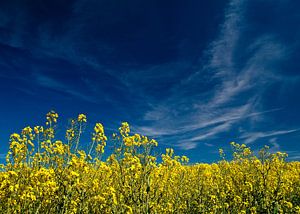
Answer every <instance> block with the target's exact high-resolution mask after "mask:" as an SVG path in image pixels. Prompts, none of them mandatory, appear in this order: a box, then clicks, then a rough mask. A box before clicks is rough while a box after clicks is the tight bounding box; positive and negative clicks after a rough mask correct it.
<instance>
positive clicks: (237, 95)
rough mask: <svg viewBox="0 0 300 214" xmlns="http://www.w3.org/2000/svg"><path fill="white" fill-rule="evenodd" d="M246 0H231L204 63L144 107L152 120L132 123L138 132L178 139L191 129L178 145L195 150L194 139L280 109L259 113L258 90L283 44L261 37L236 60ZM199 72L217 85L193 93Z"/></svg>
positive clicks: (202, 139)
mask: <svg viewBox="0 0 300 214" xmlns="http://www.w3.org/2000/svg"><path fill="white" fill-rule="evenodd" d="M245 2H246V1H238V0H233V1H231V2H230V4H229V6H228V9H227V10H226V12H225V20H224V23H223V25H222V26H221V29H220V35H219V36H218V37H217V39H216V40H215V41H213V42H212V43H211V45H210V46H209V48H208V50H207V51H206V52H205V53H206V54H207V55H208V56H209V57H208V58H209V61H208V62H207V63H206V65H204V67H202V68H199V71H198V72H195V73H193V74H192V75H191V76H188V77H186V78H185V79H184V80H182V81H181V82H180V83H179V84H178V85H177V86H175V87H174V88H173V94H172V95H170V96H169V97H168V98H167V99H166V100H164V101H163V102H160V103H158V104H157V105H154V107H152V109H150V110H149V111H147V112H146V113H145V115H144V119H146V120H150V121H152V123H151V125H149V126H137V127H136V129H137V130H138V131H141V132H144V133H145V134H148V135H152V136H162V135H164V136H169V135H180V137H181V138H182V135H183V134H184V133H187V132H194V133H193V137H190V135H187V136H188V138H189V139H186V140H183V141H180V143H179V145H180V147H181V148H194V147H195V146H196V145H197V144H198V143H199V142H205V141H206V140H208V139H211V138H213V137H214V136H217V135H219V134H221V133H224V132H227V131H230V130H231V128H232V127H234V125H236V124H238V123H240V122H241V121H243V120H247V119H249V120H253V118H256V119H257V118H261V117H262V116H263V115H265V114H268V113H271V112H274V111H279V110H281V109H270V110H266V111H261V110H259V109H261V108H260V104H259V103H258V100H259V99H260V96H261V94H262V93H263V91H262V89H263V88H264V87H266V86H268V84H270V83H272V82H274V81H275V78H272V77H274V76H275V75H274V74H273V71H272V64H273V63H274V62H275V61H276V60H280V59H281V58H282V57H283V56H284V53H285V47H284V46H283V45H281V44H280V43H278V42H277V41H276V40H275V39H274V38H273V37H272V36H271V35H269V36H268V35H267V36H265V35H264V36H262V37H259V38H257V39H255V40H253V42H252V43H251V44H249V45H248V47H247V50H243V51H244V52H245V51H246V52H247V51H248V52H249V53H251V54H249V53H248V55H249V57H248V58H247V59H246V60H245V62H244V63H243V64H242V65H241V64H239V65H238V64H237V59H236V57H237V56H236V51H237V47H238V46H239V45H240V43H239V42H240V40H241V29H242V28H243V27H245V26H246V23H245V21H244V19H243V13H244V10H245V5H246V4H245ZM203 75H205V77H206V79H207V80H208V81H212V82H213V81H215V82H216V83H215V84H213V86H210V90H206V91H204V92H201V91H199V92H198V91H197V89H199V87H197V86H198V85H199V84H201V82H199V81H198V80H199V79H200V78H198V76H203ZM263 85H264V87H262V86H263ZM202 87H203V86H202ZM187 91H188V92H189V93H187ZM191 91H192V93H191ZM186 93H187V94H188V95H187V96H185V95H186ZM252 139H254V138H252ZM184 144H187V145H186V146H184ZM188 144H191V145H192V146H191V147H189V146H188Z"/></svg>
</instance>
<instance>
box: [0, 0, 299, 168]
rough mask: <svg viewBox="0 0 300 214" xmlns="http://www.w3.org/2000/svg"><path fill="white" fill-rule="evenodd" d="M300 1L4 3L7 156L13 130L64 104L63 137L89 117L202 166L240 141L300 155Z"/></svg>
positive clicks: (2, 135)
mask: <svg viewBox="0 0 300 214" xmlns="http://www.w3.org/2000/svg"><path fill="white" fill-rule="evenodd" d="M299 8H300V2H299V1H298V0H294V1H292V0H291V1H289V0H283V1H281V0H278V1H273V0H263V1H262V0H248V1H247V0H232V1H225V0H224V1H218V0H214V1H199V0H185V1H181V0H172V1H169V0H164V1H162V0H150V1H138V0H133V1H121V0H106V1H103V0H89V1H87V0H74V1H71V0H64V1H63V0H51V1H50V0H49V1H45V0H43V1H42V0H35V1H33V0H26V1H24V0H20V1H16V0H9V1H4V0H2V1H0V100H1V106H0V113H1V118H0V130H1V131H0V141H1V143H0V153H2V155H0V157H1V158H3V156H4V155H3V154H4V153H5V152H6V151H7V148H8V138H9V135H10V133H12V132H18V131H20V130H21V128H23V127H24V126H26V125H40V124H43V121H44V115H45V114H46V112H48V111H49V110H51V109H55V110H56V111H57V112H58V113H59V114H60V115H61V117H60V121H61V123H60V126H59V131H60V132H61V133H62V132H63V130H64V128H65V127H66V121H67V119H68V118H71V117H74V116H76V115H77V114H78V113H85V114H87V116H88V119H89V127H90V128H92V127H93V124H94V123H95V122H102V123H103V124H104V126H105V127H106V128H107V131H109V130H111V129H117V127H118V126H119V124H120V123H121V121H128V122H129V123H130V124H131V125H132V129H133V131H134V132H140V133H141V134H145V135H149V136H152V137H154V138H156V139H157V140H158V142H159V144H160V149H161V150H162V149H164V148H165V147H174V148H175V150H176V152H177V153H178V154H186V155H188V156H189V157H190V158H191V161H192V162H200V161H204V162H211V161H215V160H217V159H218V154H217V153H218V148H220V147H222V148H224V149H225V150H226V151H227V150H229V149H230V145H229V143H230V142H231V141H235V142H237V143H246V144H248V145H249V146H250V147H251V148H252V149H254V150H257V149H258V148H259V147H262V146H263V145H265V144H267V145H270V147H271V150H272V151H278V150H280V151H286V152H288V153H289V159H290V160H300V146H299V145H300V113H299V109H300V95H299V93H300V62H299V61H300V26H299V24H300V9H299ZM88 132H89V131H88V130H87V134H88ZM85 138H86V139H87V138H88V135H87V136H86V137H85Z"/></svg>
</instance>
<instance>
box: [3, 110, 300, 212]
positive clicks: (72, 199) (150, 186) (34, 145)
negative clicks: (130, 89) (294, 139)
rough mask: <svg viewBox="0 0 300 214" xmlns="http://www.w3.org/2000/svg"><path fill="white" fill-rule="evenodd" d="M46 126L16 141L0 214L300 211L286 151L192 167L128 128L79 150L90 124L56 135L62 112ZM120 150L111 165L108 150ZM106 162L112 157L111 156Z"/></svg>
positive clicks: (99, 129)
mask: <svg viewBox="0 0 300 214" xmlns="http://www.w3.org/2000/svg"><path fill="white" fill-rule="evenodd" d="M46 119H47V122H46V125H45V126H36V127H25V128H24V129H23V130H22V131H21V133H20V134H17V133H14V134H12V135H11V137H10V144H9V146H10V147H9V152H8V154H7V157H6V164H5V165H2V166H1V171H0V211H1V213H159V214H160V213H300V163H299V162H286V161H285V158H286V156H287V155H286V154H285V153H280V152H278V153H276V154H271V153H269V151H268V147H264V148H263V149H261V150H260V152H259V154H258V155H256V156H255V155H254V154H253V152H252V151H251V150H250V149H249V148H248V147H246V146H245V145H239V144H236V143H232V147H233V152H234V153H233V157H234V158H233V160H230V161H227V160H225V157H224V153H223V151H222V150H220V156H221V161H219V162H218V163H213V164H203V163H199V164H189V163H188V161H189V159H188V158H187V157H186V156H176V155H175V154H174V151H173V149H171V148H170V149H167V150H166V152H165V154H162V155H160V158H161V161H158V160H157V159H158V158H159V157H158V155H157V154H156V153H155V147H157V142H156V141H155V140H154V139H149V138H147V137H146V136H142V135H140V134H131V132H130V127H129V125H128V123H122V124H121V127H120V128H119V130H118V133H115V134H113V136H112V137H111V138H110V140H109V141H108V138H107V136H106V135H105V132H104V127H103V126H102V124H101V123H97V124H95V128H94V132H93V133H92V136H91V143H90V145H89V147H88V148H86V150H85V151H84V150H79V148H80V144H81V142H80V138H81V136H82V134H83V132H84V128H85V126H86V123H87V121H88V120H87V118H86V116H85V115H84V114H79V116H78V117H77V118H76V119H74V120H72V121H71V122H70V124H69V127H68V129H67V130H66V134H65V139H64V140H59V139H56V137H55V131H56V129H57V125H56V124H57V119H58V114H57V113H55V112H54V111H51V112H49V113H48V114H47V116H46ZM107 141H108V143H109V144H110V145H109V146H113V148H114V149H113V150H114V152H113V153H112V154H110V155H109V156H108V158H107V159H106V160H103V159H104V156H103V155H104V152H105V149H106V146H107V145H106V144H107ZM106 157H107V156H106Z"/></svg>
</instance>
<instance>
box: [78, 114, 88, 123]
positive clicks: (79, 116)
mask: <svg viewBox="0 0 300 214" xmlns="http://www.w3.org/2000/svg"><path fill="white" fill-rule="evenodd" d="M77 120H78V122H83V123H86V122H87V119H86V115H85V114H79V115H78V118H77Z"/></svg>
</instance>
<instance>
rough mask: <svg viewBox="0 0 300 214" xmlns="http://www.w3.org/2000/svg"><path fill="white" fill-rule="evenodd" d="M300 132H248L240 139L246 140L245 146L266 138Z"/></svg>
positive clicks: (291, 130) (292, 130)
mask: <svg viewBox="0 0 300 214" xmlns="http://www.w3.org/2000/svg"><path fill="white" fill-rule="evenodd" d="M297 131H300V129H290V130H274V131H268V132H248V133H245V134H243V135H241V136H240V139H245V140H244V143H245V144H250V143H253V142H255V141H256V140H258V139H261V138H266V137H273V136H278V135H285V134H290V133H294V132H297Z"/></svg>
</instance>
